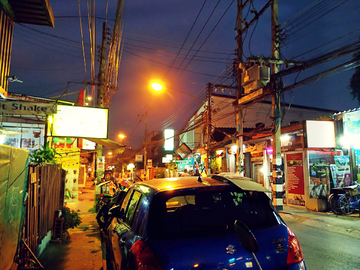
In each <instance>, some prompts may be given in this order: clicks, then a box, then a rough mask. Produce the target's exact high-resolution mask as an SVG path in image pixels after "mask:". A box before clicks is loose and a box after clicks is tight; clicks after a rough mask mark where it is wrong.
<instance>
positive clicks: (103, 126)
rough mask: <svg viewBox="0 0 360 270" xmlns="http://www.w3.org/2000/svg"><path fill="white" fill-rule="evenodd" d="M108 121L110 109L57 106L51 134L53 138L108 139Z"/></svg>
mask: <svg viewBox="0 0 360 270" xmlns="http://www.w3.org/2000/svg"><path fill="white" fill-rule="evenodd" d="M108 119H109V110H108V109H104V108H92V107H81V106H66V105H57V111H56V113H55V114H53V115H52V117H49V123H48V126H49V132H50V134H51V136H53V137H67V138H77V137H80V138H97V139H107V136H108Z"/></svg>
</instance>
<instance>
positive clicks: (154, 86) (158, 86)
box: [150, 82, 205, 101]
mask: <svg viewBox="0 0 360 270" xmlns="http://www.w3.org/2000/svg"><path fill="white" fill-rule="evenodd" d="M150 85H151V88H152V89H153V90H155V91H157V92H159V91H161V90H169V91H172V92H175V93H178V94H182V95H184V96H188V97H191V98H195V99H198V100H201V101H205V100H203V99H201V98H198V97H194V96H191V95H188V94H186V93H183V92H180V91H177V90H174V89H170V88H167V87H164V86H163V85H162V84H160V83H158V82H153V83H151V84H150Z"/></svg>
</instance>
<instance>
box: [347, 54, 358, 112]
mask: <svg viewBox="0 0 360 270" xmlns="http://www.w3.org/2000/svg"><path fill="white" fill-rule="evenodd" d="M353 60H354V61H359V60H360V52H357V53H355V54H354V55H353ZM349 88H350V89H351V91H350V93H351V95H352V97H353V99H356V100H357V102H358V104H359V105H360V67H357V68H355V72H354V74H353V75H352V77H351V79H350V85H349Z"/></svg>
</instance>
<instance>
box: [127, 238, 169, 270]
mask: <svg viewBox="0 0 360 270" xmlns="http://www.w3.org/2000/svg"><path fill="white" fill-rule="evenodd" d="M130 250H131V251H132V253H133V255H134V260H135V262H134V267H135V268H134V269H135V270H163V267H162V266H161V264H160V262H159V260H158V259H157V258H156V256H155V254H154V253H153V252H152V250H151V249H150V247H149V246H148V245H147V244H146V243H145V242H144V241H142V240H137V241H136V242H135V243H134V245H133V246H132V247H131V248H130Z"/></svg>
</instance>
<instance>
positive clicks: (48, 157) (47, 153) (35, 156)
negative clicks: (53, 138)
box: [29, 142, 61, 165]
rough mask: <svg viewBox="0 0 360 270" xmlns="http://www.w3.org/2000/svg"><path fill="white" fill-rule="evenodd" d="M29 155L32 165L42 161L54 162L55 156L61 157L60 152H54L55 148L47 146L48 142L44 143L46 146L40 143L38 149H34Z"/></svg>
mask: <svg viewBox="0 0 360 270" xmlns="http://www.w3.org/2000/svg"><path fill="white" fill-rule="evenodd" d="M29 156H30V163H31V164H34V165H40V164H43V163H50V164H56V158H58V157H61V155H60V154H58V153H56V151H55V149H50V148H49V142H47V143H46V146H43V145H42V146H41V148H40V149H37V150H35V151H34V153H32V154H30V155H29Z"/></svg>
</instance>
